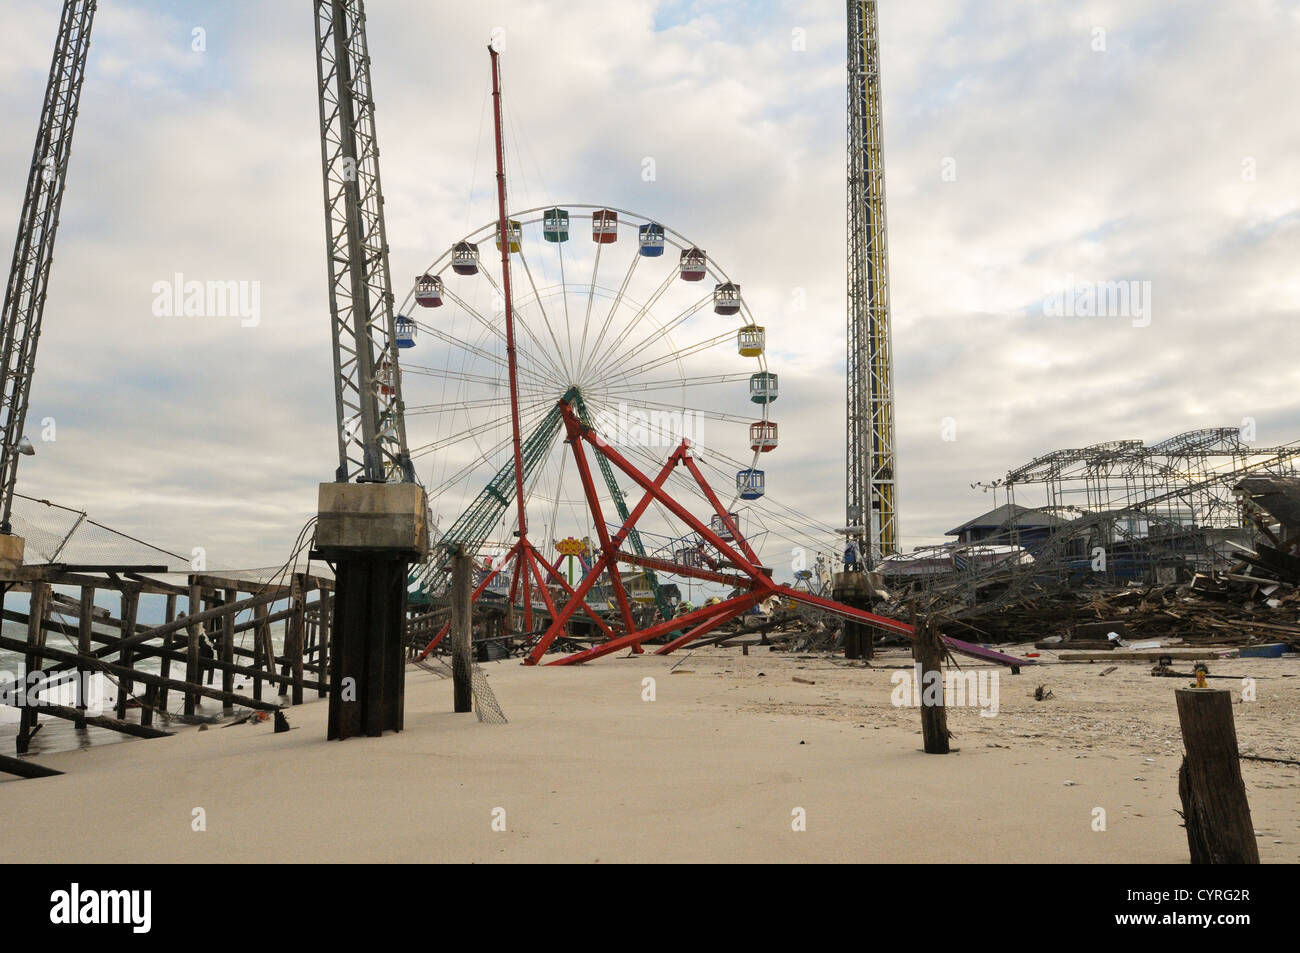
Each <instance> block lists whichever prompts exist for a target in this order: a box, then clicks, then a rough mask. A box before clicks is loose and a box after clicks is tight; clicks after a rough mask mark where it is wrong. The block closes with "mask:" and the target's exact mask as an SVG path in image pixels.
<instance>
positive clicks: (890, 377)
mask: <svg viewBox="0 0 1300 953" xmlns="http://www.w3.org/2000/svg"><path fill="white" fill-rule="evenodd" d="M848 14H849V16H848V36H849V49H848V74H849V89H848V100H849V109H848V116H849V124H848V254H849V288H848V292H849V293H848V302H849V308H848V312H849V334H848V339H849V355H848V459H847V464H848V466H847V484H846V487H845V504H846V513H845V516H846V518H847V521H848V525H849V526H850V527H857V528H859V529H858V531H857V532H852V533H850V535H853V536H855V537H856V538H857V540H858V544H859V549H860V551H861V552H862V555H863V558H864V560H865V561H866V562H867V565H868V567H871V566H874V565H875V564H876V563H877V562H878V561H879V560H880V558H881V557H883V556H888V555H889V554H890V553H895V552H897V551H898V515H897V511H896V509H895V506H896V498H895V495H894V488H895V483H894V474H895V465H894V359H893V349H892V347H891V342H890V328H889V256H888V251H887V248H886V244H885V158H884V148H883V146H882V143H881V126H882V122H881V113H880V101H881V95H880V33H879V28H878V26H877V21H876V2H875V0H848Z"/></svg>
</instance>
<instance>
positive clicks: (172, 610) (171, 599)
mask: <svg viewBox="0 0 1300 953" xmlns="http://www.w3.org/2000/svg"><path fill="white" fill-rule="evenodd" d="M174 621H176V593H174V592H173V593H169V594H168V596H167V608H166V609H165V610H164V611H163V622H164V623H166V622H174ZM162 647H163V655H162V661H161V663H160V666H161V667H160V669H159V672H160V673H161V674H162V677H163V678H171V677H172V657H171V654H170V653H169V652H168V651H167V650H168V649H170V648H171V647H172V636H171V633H170V632H169V633H168V634H167V635H164V636H163V644H162ZM158 707H159V708H160V709H162V710H163V711H166V709H167V686H166V685H164V686H163V687H162V688H161V689H160V690H159V692H158Z"/></svg>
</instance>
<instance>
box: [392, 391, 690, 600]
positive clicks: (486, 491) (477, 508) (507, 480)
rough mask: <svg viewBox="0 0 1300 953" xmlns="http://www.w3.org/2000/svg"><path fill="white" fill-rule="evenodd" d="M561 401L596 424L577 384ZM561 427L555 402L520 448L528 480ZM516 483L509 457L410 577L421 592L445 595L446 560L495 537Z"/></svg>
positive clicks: (618, 504)
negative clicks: (457, 550)
mask: <svg viewBox="0 0 1300 953" xmlns="http://www.w3.org/2000/svg"><path fill="white" fill-rule="evenodd" d="M562 399H563V400H564V402H565V403H567V404H569V405H570V406H571V407H573V409H574V410H575V411H576V412H577V414H578V418H579V419H580V420H581V421H582V422H583V423H585V424H586V425H587V426H588V427H590V426H592V424H591V418H590V416H589V415H588V413H587V406H586V403H585V402H584V401H583V399H582V395H581V394H580V393H579V392H578V389H577V388H576V387H570V388H569V389H568V391H566V392H565V394H564V397H563V398H562ZM561 427H562V421H561V419H560V408H559V405H558V404H557V405H556V406H555V407H552V408H551V409H550V410H549V411H548V412H547V414H546V416H545V417H543V418H542V422H541V423H540V424H538V426H537V429H536V430H534V431H533V432H532V434H530V435H529V437H528V439H527V440H525V441H524V444H523V448H522V450H523V461H524V482H525V483H527V482H528V481H529V480H530V479H531V477H532V475H533V473H534V472H535V471H536V470H537V467H538V466H539V465H540V464H541V462H542V461H543V460H545V459H546V455H547V454H548V453H550V450H551V447H552V446H554V445H555V438H556V437H558V436H559V434H560V430H561ZM596 461H597V463H598V464H599V466H600V473H601V476H602V477H604V480H605V488H606V489H607V490H608V491H609V495H610V498H611V499H612V500H613V501H614V508H615V509H616V510H617V511H618V516H619V520H620V521H623V522H626V521H627V518H628V512H629V511H628V508H627V500H626V499H625V498H624V496H623V491H622V490H621V489H619V486H618V481H616V480H615V479H614V469H613V467H611V466H610V465H609V461H608V460H606V459H605V457H604V455H602V454H599V453H598V454H596ZM514 486H515V462H514V460H513V459H511V460H507V461H506V463H505V465H504V466H502V467H501V469H500V470H498V471H497V473H496V476H494V477H493V478H492V479H491V480H490V481H488V484H487V486H485V487H484V488H483V489H482V490H481V491H480V492H479V494H478V496H476V497H475V498H474V501H473V502H472V503H470V505H469V506H468V507H466V508H465V511H464V512H463V513H461V514H460V516H458V517H457V518H456V522H454V523H453V524H452V525H451V528H450V529H448V530H447V532H445V533H443V535H442V537H441V538H440V539H439V540H438V545H437V547H436V548H435V549H434V551H433V553H432V554H431V555H430V559H429V561H428V562H427V563H425V564H424V566H422V567H420V569H419V570H418V571H417V573H416V574H414V576H413V577H412V581H413V582H418V583H419V586H420V588H419V595H421V596H423V597H425V598H428V597H429V596H430V595H432V594H434V593H441V592H442V591H443V590H444V589H445V588H446V561H447V556H448V554H449V553H450V552H451V550H452V549H453V548H454V547H458V546H459V547H463V548H464V550H465V552H466V553H467V554H469V555H471V556H473V555H476V554H477V553H478V551H479V549H480V548H481V547H482V546H483V543H484V542H486V541H487V538H488V536H490V535H491V533H492V527H493V526H495V525H496V523H497V520H499V519H500V518H501V514H502V513H504V512H505V511H506V509H507V508H508V507H509V506H510V503H511V494H513V493H514ZM628 540H629V541H630V542H631V544H632V551H633V552H635V553H636V554H637V555H638V556H644V555H645V554H646V553H645V547H644V545H642V543H641V534H640V533H638V532H637V531H636V530H633V531H632V532H631V533H630V534H628ZM645 573H646V581H647V582H649V583H650V591H651V592H652V593H654V599H655V605H656V606H658V608H659V611H660V612H661V613H662V614H663V617H664V618H665V619H671V618H672V606H670V605H669V604H668V597H667V596H665V595H664V594H663V592H662V591H661V590H660V588H659V579H658V577H657V576H656V575H655V574H654V572H653V571H651V570H648V569H647V570H645Z"/></svg>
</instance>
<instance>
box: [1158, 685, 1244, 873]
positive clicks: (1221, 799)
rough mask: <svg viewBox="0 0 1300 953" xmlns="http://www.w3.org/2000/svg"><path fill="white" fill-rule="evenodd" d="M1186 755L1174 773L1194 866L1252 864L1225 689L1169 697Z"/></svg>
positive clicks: (1180, 691)
mask: <svg viewBox="0 0 1300 953" xmlns="http://www.w3.org/2000/svg"><path fill="white" fill-rule="evenodd" d="M1174 698H1175V700H1176V701H1177V704H1178V723H1179V725H1180V726H1181V727H1182V731H1183V747H1184V748H1185V749H1186V754H1185V755H1184V757H1183V763H1182V766H1181V767H1180V768H1179V769H1178V796H1179V798H1181V800H1182V802H1183V821H1184V823H1185V825H1186V827H1187V847H1188V850H1189V851H1190V852H1191V860H1192V863H1194V864H1258V863H1259V845H1258V844H1257V843H1256V841H1255V827H1254V825H1253V824H1252V822H1251V819H1250V804H1249V802H1248V801H1247V799H1246V782H1245V781H1244V780H1243V779H1242V777H1241V756H1240V753H1239V752H1238V750H1237V730H1236V726H1235V725H1234V723H1233V718H1232V693H1231V692H1230V691H1228V690H1227V689H1226V688H1179V689H1175V691H1174Z"/></svg>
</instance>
